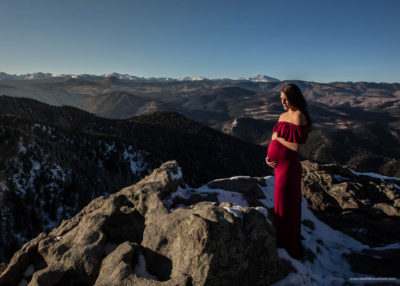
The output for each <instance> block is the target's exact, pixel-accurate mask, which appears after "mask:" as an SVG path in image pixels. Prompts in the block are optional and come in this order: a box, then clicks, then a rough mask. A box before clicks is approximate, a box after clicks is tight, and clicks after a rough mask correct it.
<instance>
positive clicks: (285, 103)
mask: <svg viewBox="0 0 400 286" xmlns="http://www.w3.org/2000/svg"><path fill="white" fill-rule="evenodd" d="M281 101H282V105H283V108H284V109H285V110H289V108H290V103H289V101H288V99H287V96H286V94H284V93H283V92H281Z"/></svg>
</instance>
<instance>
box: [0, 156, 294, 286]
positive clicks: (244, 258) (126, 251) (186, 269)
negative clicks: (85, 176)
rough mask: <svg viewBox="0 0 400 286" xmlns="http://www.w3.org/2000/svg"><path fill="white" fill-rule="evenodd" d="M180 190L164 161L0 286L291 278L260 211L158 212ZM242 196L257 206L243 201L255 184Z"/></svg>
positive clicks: (61, 233) (17, 260) (99, 203)
mask: <svg viewBox="0 0 400 286" xmlns="http://www.w3.org/2000/svg"><path fill="white" fill-rule="evenodd" d="M253 183H254V182H253ZM244 185H245V184H244ZM244 185H243V186H244ZM184 186H185V184H184V182H183V181H182V174H181V171H180V168H179V167H178V166H177V164H176V162H175V161H170V162H167V163H165V164H163V165H162V166H161V167H160V168H158V169H156V170H155V171H154V172H153V173H152V174H151V175H149V176H147V177H145V178H144V179H143V180H141V181H140V182H139V183H137V184H135V185H133V186H130V187H127V188H125V189H122V190H121V191H119V192H118V193H116V194H114V195H111V196H109V197H108V198H104V197H99V198H97V199H95V200H93V201H92V202H91V203H89V205H87V206H86V207H85V208H84V209H83V210H82V211H81V212H80V213H78V214H77V215H76V216H75V217H73V218H71V219H69V220H64V221H63V222H62V224H61V225H60V226H59V227H58V228H56V229H54V230H53V231H52V232H50V233H49V234H46V233H42V234H40V235H39V236H38V237H37V238H35V239H33V240H32V241H30V242H28V243H27V244H25V245H24V246H23V247H22V249H21V250H19V251H18V252H16V253H15V255H14V257H13V258H12V260H11V261H10V264H9V266H8V267H7V269H6V270H5V272H4V273H3V274H2V276H0V286H3V285H17V284H19V283H21V285H23V284H24V283H25V284H28V283H29V285H42V286H43V285H98V286H100V285H268V284H270V283H272V282H274V281H278V280H280V279H281V278H283V277H284V276H286V275H287V274H288V273H289V272H290V271H293V269H292V267H291V266H290V264H289V263H288V262H287V261H285V260H282V259H280V258H279V257H278V256H277V253H276V248H275V238H274V229H273V227H272V226H271V224H270V223H269V222H268V221H270V220H269V219H268V218H267V217H266V216H268V212H267V211H261V212H260V208H259V207H253V206H249V207H239V208H238V207H236V208H235V210H234V211H232V208H231V205H230V204H227V203H224V202H217V201H216V200H214V201H206V200H207V197H203V201H198V202H197V203H196V204H193V205H189V204H186V205H185V204H181V205H180V206H179V207H177V206H175V208H170V206H168V205H167V204H165V201H166V200H167V198H169V197H170V196H171V194H173V193H174V192H177V191H178V190H182V187H184ZM231 188H233V187H231ZM241 189H243V190H244V191H243V192H244V193H248V196H249V198H252V200H253V201H255V200H256V198H258V197H260V198H263V197H262V192H256V193H255V194H253V197H252V196H251V195H250V192H249V191H250V190H253V191H254V190H256V185H255V184H251V183H250V184H249V185H248V186H244V187H243V188H241ZM214 198H215V197H214ZM264 210H265V209H264Z"/></svg>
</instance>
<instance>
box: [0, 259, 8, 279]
mask: <svg viewBox="0 0 400 286" xmlns="http://www.w3.org/2000/svg"><path fill="white" fill-rule="evenodd" d="M6 268H7V265H6V264H5V263H3V262H2V263H0V276H1V274H2V273H3V272H4V270H6Z"/></svg>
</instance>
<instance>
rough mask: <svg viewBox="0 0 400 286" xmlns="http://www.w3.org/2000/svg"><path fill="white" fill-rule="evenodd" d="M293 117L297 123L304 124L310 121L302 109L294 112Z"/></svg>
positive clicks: (293, 120)
mask: <svg viewBox="0 0 400 286" xmlns="http://www.w3.org/2000/svg"><path fill="white" fill-rule="evenodd" d="M291 119H292V122H293V123H294V124H296V125H303V124H307V123H308V122H307V118H306V116H305V115H304V114H303V113H302V112H300V111H298V112H296V113H294V114H293V117H292V118H291Z"/></svg>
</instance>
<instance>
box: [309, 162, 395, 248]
mask: <svg viewBox="0 0 400 286" xmlns="http://www.w3.org/2000/svg"><path fill="white" fill-rule="evenodd" d="M302 165H303V182H304V185H303V189H302V191H303V196H304V197H305V198H306V199H307V202H308V205H309V207H310V208H311V209H312V210H313V212H314V213H315V214H316V215H317V216H318V218H319V219H321V220H322V221H324V222H326V223H327V224H329V225H330V226H332V227H334V228H335V229H339V230H340V231H342V232H344V233H346V234H348V235H350V236H352V237H354V238H356V239H357V240H359V241H361V242H363V243H366V244H368V245H371V246H382V245H385V244H389V243H395V242H398V241H399V240H400V233H399V232H398V229H399V228H400V190H399V189H398V184H399V183H400V181H399V180H395V179H390V178H388V179H380V178H378V177H373V176H368V175H362V174H358V173H356V172H354V171H351V170H350V169H348V168H345V167H342V166H339V165H336V164H318V163H315V162H311V161H303V162H302Z"/></svg>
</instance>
